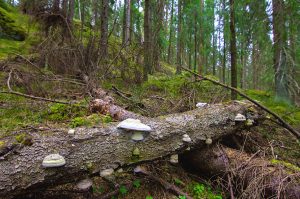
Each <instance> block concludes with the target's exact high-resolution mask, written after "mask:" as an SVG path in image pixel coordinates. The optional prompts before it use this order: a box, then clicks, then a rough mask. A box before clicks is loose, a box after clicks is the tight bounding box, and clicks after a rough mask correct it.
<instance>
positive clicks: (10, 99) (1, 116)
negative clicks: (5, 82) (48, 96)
mask: <svg viewBox="0 0 300 199" xmlns="http://www.w3.org/2000/svg"><path fill="white" fill-rule="evenodd" d="M0 103H1V104H3V108H1V109H0V137H2V136H5V135H6V133H7V132H11V131H12V130H15V129H17V128H22V127H24V126H27V125H35V124H37V123H40V122H41V121H42V117H41V113H40V112H41V108H42V107H39V106H33V105H32V104H31V103H29V102H27V101H26V99H24V98H23V97H19V96H14V95H4V94H0Z"/></svg>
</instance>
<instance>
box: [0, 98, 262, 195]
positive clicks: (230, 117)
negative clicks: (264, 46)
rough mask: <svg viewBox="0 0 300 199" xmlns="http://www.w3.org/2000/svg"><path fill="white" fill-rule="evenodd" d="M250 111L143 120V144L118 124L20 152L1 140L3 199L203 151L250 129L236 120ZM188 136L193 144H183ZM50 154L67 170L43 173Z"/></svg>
mask: <svg viewBox="0 0 300 199" xmlns="http://www.w3.org/2000/svg"><path fill="white" fill-rule="evenodd" d="M248 108H249V107H248V105H247V104H245V103H231V104H227V105H220V104H219V105H209V106H208V107H206V108H202V109H196V110H193V111H189V112H185V113H180V114H173V115H168V116H162V117H158V118H144V117H141V120H142V122H143V123H145V124H147V125H149V126H150V127H151V128H152V129H153V132H151V133H150V135H149V136H148V137H146V139H145V140H144V141H143V142H133V141H131V140H130V136H129V135H128V133H126V132H124V131H123V130H120V129H117V128H116V125H117V124H116V123H111V124H109V125H104V126H99V127H95V128H77V129H76V130H75V134H74V135H69V134H68V133H67V132H68V130H66V129H64V130H60V131H55V132H53V131H51V130H50V131H47V132H27V134H28V137H29V138H30V140H31V141H30V142H27V143H29V144H23V145H17V146H16V145H15V144H13V143H15V142H16V141H15V140H14V139H13V137H8V138H5V139H2V140H1V141H2V143H3V142H4V143H5V144H4V145H3V144H2V145H3V146H2V147H1V148H2V149H0V198H3V199H6V198H13V197H15V196H18V195H20V194H26V193H29V192H31V193H32V192H34V191H36V190H39V191H40V190H41V189H44V188H47V187H48V186H49V185H54V184H56V185H57V184H62V183H66V182H73V181H76V180H79V179H81V178H84V177H85V176H86V175H88V174H92V173H97V172H99V171H102V170H104V169H109V168H112V169H117V168H120V167H123V166H128V165H132V164H137V163H141V162H145V161H151V160H155V159H159V158H162V157H164V156H168V155H170V154H173V153H178V152H180V151H183V150H185V149H186V148H187V147H191V148H192V147H193V146H201V145H202V146H203V145H205V141H206V140H207V139H212V140H213V141H215V140H217V139H219V138H221V137H223V136H227V135H229V134H233V133H235V132H236V131H240V130H241V129H244V128H246V127H245V125H244V123H239V124H236V123H235V122H234V119H235V116H236V114H237V113H241V114H244V115H249V114H250V113H249V110H250V109H248ZM251 110H252V109H251ZM251 114H252V115H253V112H251ZM257 114H258V113H257ZM256 116H257V115H256ZM253 118H255V117H253ZM184 134H187V135H188V136H189V137H190V138H191V140H192V141H191V142H184V141H183V135H184ZM13 146H14V147H13ZM135 148H139V151H140V156H139V158H136V157H135V158H133V155H132V151H133V150H134V149H135ZM1 150H2V152H1ZM52 153H59V154H60V155H62V156H64V158H65V160H66V165H65V166H63V167H59V168H48V169H45V168H43V167H42V161H43V158H44V157H45V156H47V155H49V154H52Z"/></svg>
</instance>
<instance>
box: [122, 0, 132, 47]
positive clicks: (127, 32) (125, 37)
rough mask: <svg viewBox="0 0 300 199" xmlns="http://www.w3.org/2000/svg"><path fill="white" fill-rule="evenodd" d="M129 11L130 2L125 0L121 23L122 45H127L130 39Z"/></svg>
mask: <svg viewBox="0 0 300 199" xmlns="http://www.w3.org/2000/svg"><path fill="white" fill-rule="evenodd" d="M130 11H131V0H125V4H124V18H123V19H124V21H123V45H126V46H128V45H129V38H130V16H131V14H130Z"/></svg>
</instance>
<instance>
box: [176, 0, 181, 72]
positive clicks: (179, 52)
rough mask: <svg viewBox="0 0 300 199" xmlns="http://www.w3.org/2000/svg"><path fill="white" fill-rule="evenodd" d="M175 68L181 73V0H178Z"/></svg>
mask: <svg viewBox="0 0 300 199" xmlns="http://www.w3.org/2000/svg"><path fill="white" fill-rule="evenodd" d="M177 26H178V27H177V69H176V74H181V64H182V60H181V58H182V42H181V41H182V38H181V37H182V36H181V29H182V0H178V24H177Z"/></svg>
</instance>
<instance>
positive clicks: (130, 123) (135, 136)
mask: <svg viewBox="0 0 300 199" xmlns="http://www.w3.org/2000/svg"><path fill="white" fill-rule="evenodd" d="M117 128H121V129H125V130H126V131H130V132H132V135H131V139H132V140H134V141H142V140H144V136H145V133H146V132H150V131H152V129H151V127H150V126H147V125H146V124H143V123H142V122H141V121H140V120H136V119H132V118H129V119H126V120H124V121H122V122H120V123H119V124H118V126H117Z"/></svg>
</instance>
